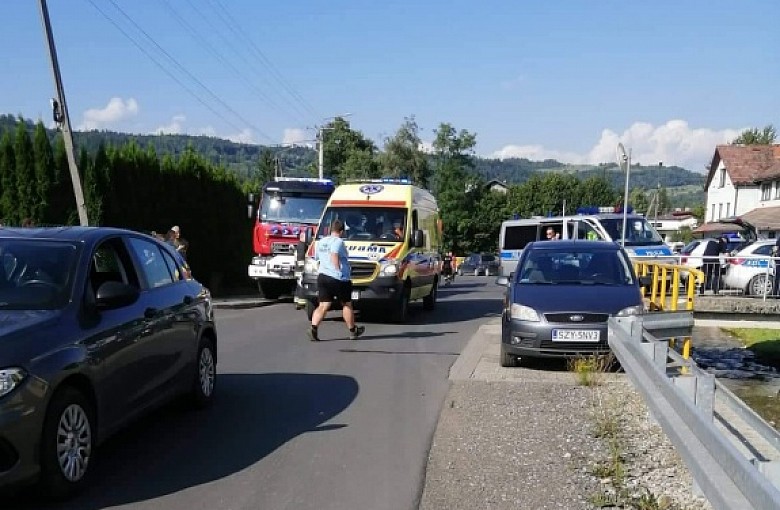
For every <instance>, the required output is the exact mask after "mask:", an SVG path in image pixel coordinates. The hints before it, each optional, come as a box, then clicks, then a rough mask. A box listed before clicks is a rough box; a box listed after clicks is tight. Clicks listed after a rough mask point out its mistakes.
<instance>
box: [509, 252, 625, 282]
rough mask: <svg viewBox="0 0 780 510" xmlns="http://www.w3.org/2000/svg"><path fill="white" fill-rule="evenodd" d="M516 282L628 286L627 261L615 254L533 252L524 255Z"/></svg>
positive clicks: (620, 255)
mask: <svg viewBox="0 0 780 510" xmlns="http://www.w3.org/2000/svg"><path fill="white" fill-rule="evenodd" d="M516 274H517V279H518V280H517V281H518V283H520V284H528V285H557V284H567V285H632V284H633V283H634V278H633V276H632V274H631V270H630V266H629V264H628V261H627V260H626V259H625V257H624V256H623V254H622V252H619V251H616V250H601V251H580V250H560V251H559V250H537V251H533V252H530V253H527V254H526V256H525V257H524V259H523V261H522V263H521V266H520V268H519V270H518V271H517V272H516Z"/></svg>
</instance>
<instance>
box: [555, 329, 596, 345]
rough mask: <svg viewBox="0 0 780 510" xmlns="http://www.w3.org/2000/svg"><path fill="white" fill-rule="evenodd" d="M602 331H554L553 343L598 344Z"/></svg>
mask: <svg viewBox="0 0 780 510" xmlns="http://www.w3.org/2000/svg"><path fill="white" fill-rule="evenodd" d="M600 338H601V331H598V330H588V329H554V330H553V331H552V339H553V342H598V341H599V339H600Z"/></svg>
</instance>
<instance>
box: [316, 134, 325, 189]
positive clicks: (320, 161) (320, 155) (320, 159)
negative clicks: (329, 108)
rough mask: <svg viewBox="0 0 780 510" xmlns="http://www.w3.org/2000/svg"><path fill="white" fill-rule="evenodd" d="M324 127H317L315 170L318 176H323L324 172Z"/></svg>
mask: <svg viewBox="0 0 780 510" xmlns="http://www.w3.org/2000/svg"><path fill="white" fill-rule="evenodd" d="M324 131H325V128H324V127H322V126H318V127H317V151H318V163H317V170H318V172H317V173H318V175H319V178H320V179H322V178H323V174H324V173H325V140H324V134H325V132H324Z"/></svg>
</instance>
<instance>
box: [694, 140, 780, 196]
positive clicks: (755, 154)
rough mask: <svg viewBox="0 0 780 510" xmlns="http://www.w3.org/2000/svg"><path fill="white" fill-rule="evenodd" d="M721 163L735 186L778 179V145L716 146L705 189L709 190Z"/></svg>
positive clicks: (779, 172)
mask: <svg viewBox="0 0 780 510" xmlns="http://www.w3.org/2000/svg"><path fill="white" fill-rule="evenodd" d="M721 161H722V162H723V166H724V167H725V168H726V172H727V173H728V174H729V178H730V179H731V182H732V183H734V185H735V186H739V185H744V184H755V183H758V182H761V181H763V180H767V179H772V178H774V177H780V145H778V144H775V145H718V146H717V147H716V148H715V154H714V155H713V157H712V163H711V164H710V172H709V174H708V175H707V181H706V182H705V185H704V187H705V189H707V188H709V186H710V183H711V182H712V179H713V178H714V176H715V172H716V171H717V170H718V166H719V165H720V162H721Z"/></svg>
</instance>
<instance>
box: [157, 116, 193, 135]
mask: <svg viewBox="0 0 780 510" xmlns="http://www.w3.org/2000/svg"><path fill="white" fill-rule="evenodd" d="M186 121H187V117H186V116H185V115H174V116H173V118H172V119H171V123H170V124H168V125H167V126H160V127H158V128H157V129H155V130H154V133H155V134H168V135H178V134H181V133H184V132H185V130H184V123H185V122H186Z"/></svg>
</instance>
